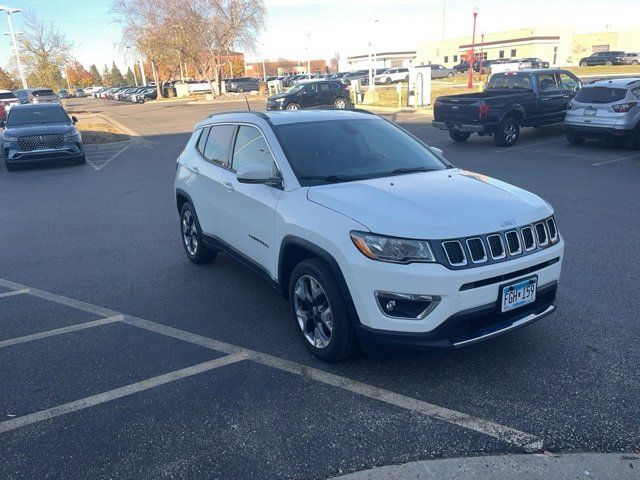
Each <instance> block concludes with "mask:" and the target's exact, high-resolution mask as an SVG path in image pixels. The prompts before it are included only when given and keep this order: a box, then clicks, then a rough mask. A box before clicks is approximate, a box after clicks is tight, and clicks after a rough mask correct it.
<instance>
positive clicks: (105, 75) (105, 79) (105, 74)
mask: <svg viewBox="0 0 640 480" xmlns="http://www.w3.org/2000/svg"><path fill="white" fill-rule="evenodd" d="M102 85H103V86H105V87H111V86H112V85H111V75H110V73H109V67H107V65H106V64H105V65H104V68H103V69H102Z"/></svg>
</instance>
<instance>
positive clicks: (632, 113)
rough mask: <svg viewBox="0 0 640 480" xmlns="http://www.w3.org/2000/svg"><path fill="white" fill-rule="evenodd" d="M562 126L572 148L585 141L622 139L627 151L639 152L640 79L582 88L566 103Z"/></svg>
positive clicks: (596, 84) (590, 84) (593, 83)
mask: <svg viewBox="0 0 640 480" xmlns="http://www.w3.org/2000/svg"><path fill="white" fill-rule="evenodd" d="M564 125H565V131H566V133H567V140H568V141H569V143H572V144H574V145H579V144H581V143H584V141H585V139H586V138H587V137H596V138H604V139H610V138H623V139H624V142H625V145H626V147H627V148H630V149H632V150H637V149H640V78H617V79H612V80H598V81H595V82H591V83H588V84H585V85H583V86H582V89H581V90H580V91H579V92H578V94H577V95H576V96H575V98H574V99H573V100H572V101H571V103H569V106H568V110H567V114H566V116H565V118H564Z"/></svg>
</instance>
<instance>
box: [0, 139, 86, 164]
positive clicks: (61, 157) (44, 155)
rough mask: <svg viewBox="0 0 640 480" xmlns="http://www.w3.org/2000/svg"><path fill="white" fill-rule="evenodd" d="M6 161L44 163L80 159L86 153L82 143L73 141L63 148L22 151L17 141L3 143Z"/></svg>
mask: <svg viewBox="0 0 640 480" xmlns="http://www.w3.org/2000/svg"><path fill="white" fill-rule="evenodd" d="M2 151H3V154H4V159H5V162H6V163H8V164H13V165H22V164H27V163H43V162H51V161H66V160H78V159H80V158H82V156H83V155H84V148H83V146H82V143H80V142H73V143H70V144H65V145H64V146H63V147H62V148H50V149H40V150H31V151H21V150H20V149H19V147H18V146H17V143H16V144H15V145H14V144H13V143H12V144H10V145H8V146H7V145H6V142H5V144H3V148H2Z"/></svg>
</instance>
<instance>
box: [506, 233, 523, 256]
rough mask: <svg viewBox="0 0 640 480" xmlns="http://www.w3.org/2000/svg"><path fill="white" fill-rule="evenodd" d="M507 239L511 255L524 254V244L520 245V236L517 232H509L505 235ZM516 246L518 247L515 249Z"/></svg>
mask: <svg viewBox="0 0 640 480" xmlns="http://www.w3.org/2000/svg"><path fill="white" fill-rule="evenodd" d="M504 236H505V238H506V239H507V247H508V248H509V255H519V254H521V253H522V244H521V243H520V235H518V231H517V230H509V231H508V232H507V233H505V234H504ZM514 245H516V246H517V247H516V248H514Z"/></svg>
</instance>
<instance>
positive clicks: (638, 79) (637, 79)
mask: <svg viewBox="0 0 640 480" xmlns="http://www.w3.org/2000/svg"><path fill="white" fill-rule="evenodd" d="M638 82H640V78H636V79H635V80H631V81H630V82H629V83H627V85H633V84H634V83H638Z"/></svg>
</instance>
